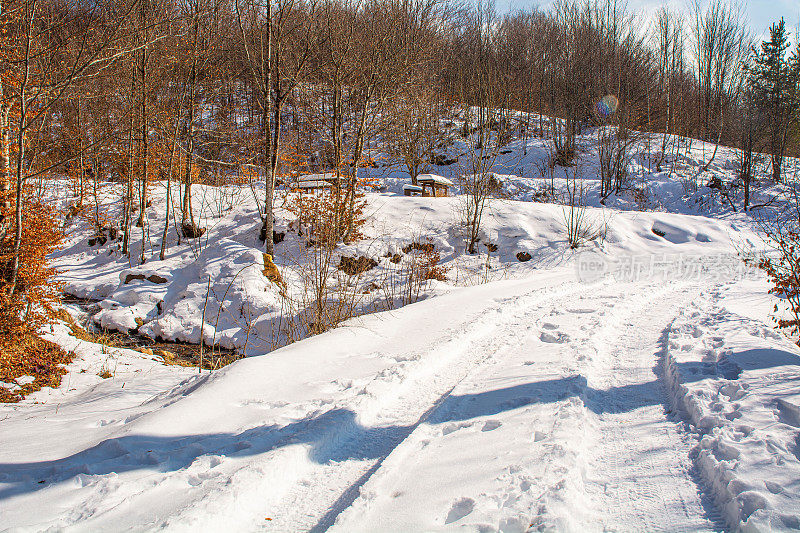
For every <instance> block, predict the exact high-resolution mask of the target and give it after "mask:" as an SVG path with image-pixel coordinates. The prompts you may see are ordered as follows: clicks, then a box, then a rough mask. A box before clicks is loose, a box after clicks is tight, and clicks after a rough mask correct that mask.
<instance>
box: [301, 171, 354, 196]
mask: <svg viewBox="0 0 800 533" xmlns="http://www.w3.org/2000/svg"><path fill="white" fill-rule="evenodd" d="M344 181H345V176H339V182H340V183H341V182H344ZM335 184H336V174H334V173H333V172H327V173H325V174H304V175H301V176H297V179H296V180H295V181H294V182H293V183H290V187H292V188H293V189H299V190H300V192H301V193H302V192H309V191H311V192H313V191H319V190H325V189H330V188H332V187H333V186H334V185H335Z"/></svg>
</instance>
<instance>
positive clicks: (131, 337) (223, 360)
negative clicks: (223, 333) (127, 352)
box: [61, 293, 243, 370]
mask: <svg viewBox="0 0 800 533" xmlns="http://www.w3.org/2000/svg"><path fill="white" fill-rule="evenodd" d="M61 303H62V304H63V306H64V307H65V308H66V309H67V311H68V312H69V313H70V315H72V317H73V318H75V322H76V324H77V325H78V326H80V327H81V328H83V329H84V330H86V331H87V332H89V333H90V334H92V335H98V336H99V335H102V336H103V337H105V339H106V342H107V344H108V345H109V346H112V347H117V348H128V349H131V350H137V351H141V349H144V348H146V349H149V350H152V351H153V353H154V354H157V355H158V352H167V353H169V354H172V356H173V357H172V358H171V361H169V363H170V364H178V365H182V366H198V364H199V363H200V345H199V344H193V343H189V342H175V341H165V340H163V339H151V338H150V337H146V336H144V335H140V334H139V333H137V332H135V331H128V332H121V331H116V330H107V329H103V328H101V327H99V326H98V325H97V324H96V323H95V321H94V315H95V314H97V312H98V311H99V310H100V309H99V303H100V300H94V299H91V298H78V297H77V296H74V295H71V294H67V293H64V294H63V295H62V298H61ZM242 357H243V356H242V355H241V354H239V353H237V352H236V351H235V350H230V349H228V348H222V347H220V346H214V347H213V349H212V347H211V346H204V347H203V368H205V369H208V370H214V369H217V368H221V367H223V366H225V365H229V364H230V363H232V362H234V361H236V360H237V359H241V358H242Z"/></svg>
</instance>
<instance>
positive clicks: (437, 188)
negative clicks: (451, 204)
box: [417, 174, 453, 196]
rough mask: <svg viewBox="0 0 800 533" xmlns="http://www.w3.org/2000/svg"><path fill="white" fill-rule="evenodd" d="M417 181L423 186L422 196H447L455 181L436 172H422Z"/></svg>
mask: <svg viewBox="0 0 800 533" xmlns="http://www.w3.org/2000/svg"><path fill="white" fill-rule="evenodd" d="M417 183H419V185H420V187H422V196H447V195H448V192H449V190H450V187H452V186H453V182H452V181H450V180H449V179H447V178H445V177H444V176H437V175H436V174H420V175H419V176H417Z"/></svg>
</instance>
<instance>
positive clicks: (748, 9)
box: [496, 0, 800, 36]
mask: <svg viewBox="0 0 800 533" xmlns="http://www.w3.org/2000/svg"><path fill="white" fill-rule="evenodd" d="M496 1H497V10H498V11H500V12H505V11H508V10H509V9H519V8H527V7H530V6H534V5H539V6H541V7H542V8H545V7H546V6H548V5H549V4H550V1H549V0H541V1H537V0H496ZM662 5H669V6H670V7H672V8H673V9H675V10H677V11H685V12H688V6H689V2H688V1H686V0H628V6H629V8H630V9H631V10H636V11H641V12H643V13H644V14H645V15H647V14H649V13H653V12H654V11H656V10H657V9H658V8H659V7H660V6H662ZM741 5H742V8H743V11H744V14H745V17H746V18H747V20H748V22H749V23H750V27H751V30H752V32H753V34H754V35H757V36H763V35H766V34H767V31H768V29H769V26H770V24H772V23H773V22H775V21H777V20H778V19H780V18H781V17H783V18H784V19H785V20H786V25H787V27H789V28H792V29H793V28H796V27H798V20H800V0H742V1H741Z"/></svg>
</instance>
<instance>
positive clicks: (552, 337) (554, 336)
mask: <svg viewBox="0 0 800 533" xmlns="http://www.w3.org/2000/svg"><path fill="white" fill-rule="evenodd" d="M539 338H540V339H541V340H542V342H546V343H549V344H562V343H565V342H567V341H568V340H569V336H568V335H565V334H564V333H561V332H560V331H557V332H553V333H550V332H548V331H543V332H542V334H541V335H540V336H539Z"/></svg>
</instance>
